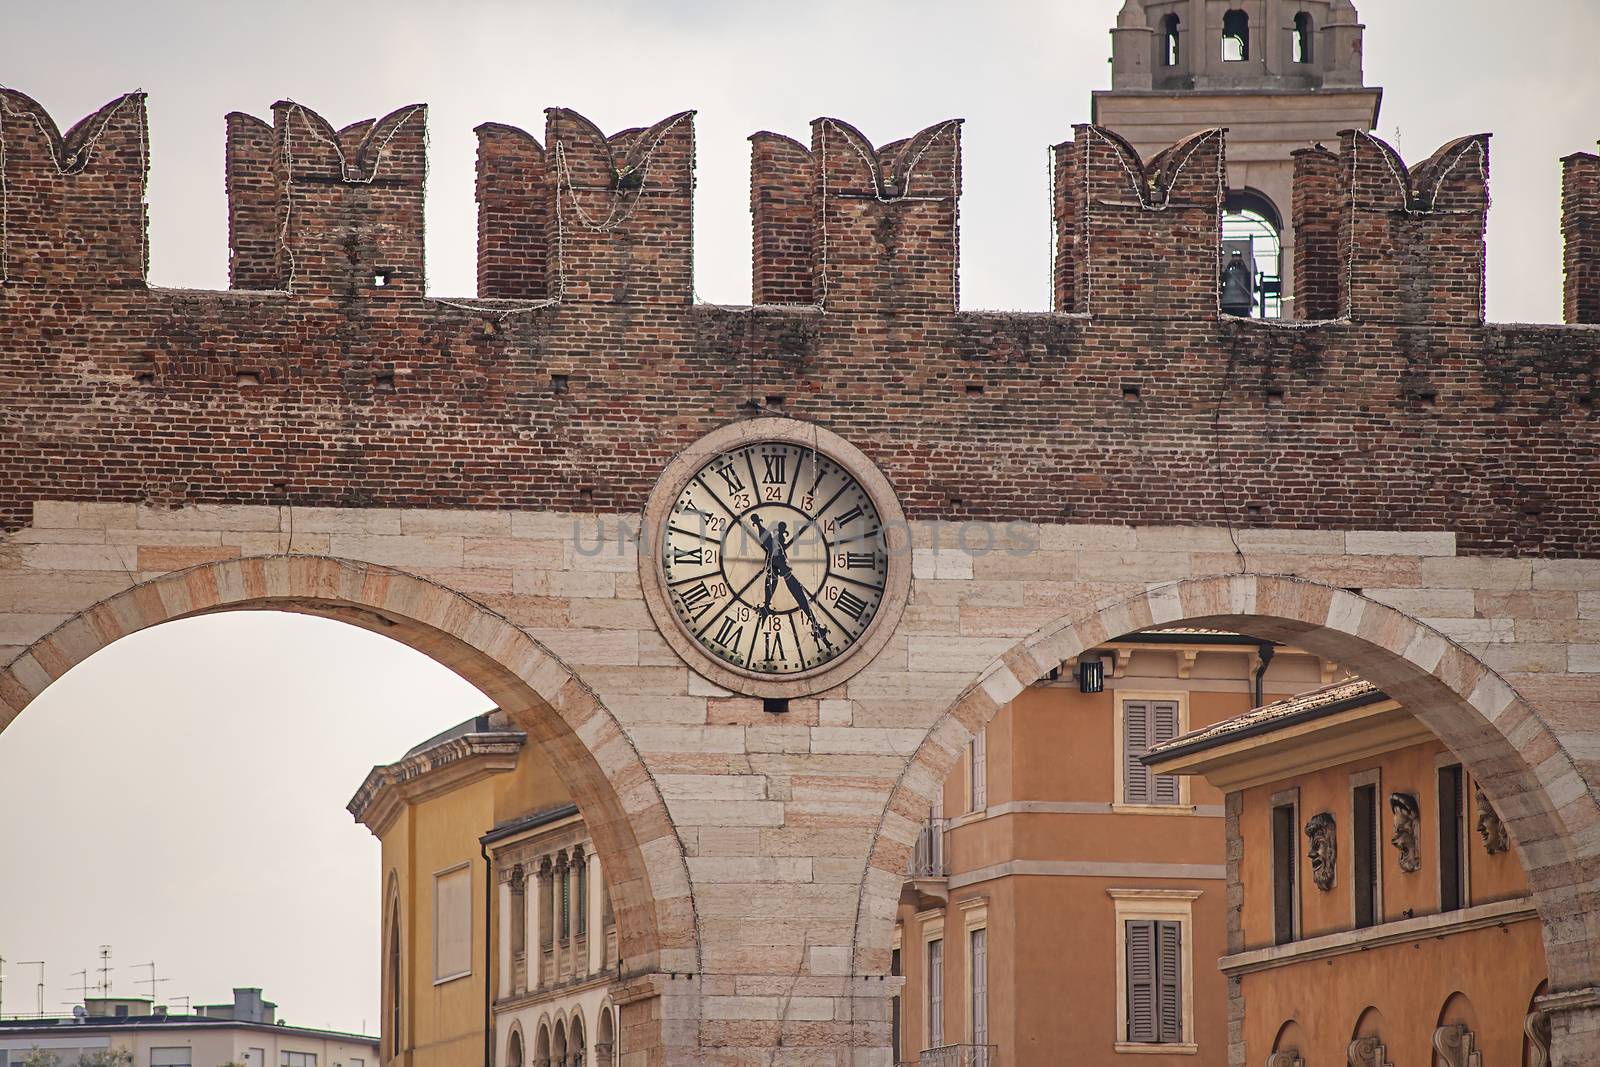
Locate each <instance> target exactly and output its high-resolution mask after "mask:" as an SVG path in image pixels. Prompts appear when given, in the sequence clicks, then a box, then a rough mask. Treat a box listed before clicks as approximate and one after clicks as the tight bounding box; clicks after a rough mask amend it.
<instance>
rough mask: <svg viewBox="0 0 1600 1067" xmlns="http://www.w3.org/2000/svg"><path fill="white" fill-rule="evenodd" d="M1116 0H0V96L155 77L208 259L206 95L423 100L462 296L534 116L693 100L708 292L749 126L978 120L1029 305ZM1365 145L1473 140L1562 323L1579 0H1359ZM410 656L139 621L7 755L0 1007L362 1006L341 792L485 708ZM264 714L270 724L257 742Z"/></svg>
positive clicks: (156, 218) (161, 271) (367, 851)
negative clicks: (146, 984) (511, 151)
mask: <svg viewBox="0 0 1600 1067" xmlns="http://www.w3.org/2000/svg"><path fill="white" fill-rule="evenodd" d="M1120 5H1121V0H1060V2H1057V3H1053V4H1046V3H1038V2H1027V3H1021V2H1018V3H1003V2H990V3H987V4H973V3H970V2H967V3H939V2H931V0H923V2H918V3H904V4H902V3H893V2H885V3H876V4H863V3H860V2H858V0H852V2H833V0H807V2H804V3H794V2H788V3H781V4H780V3H756V2H751V0H743V2H732V0H729V2H719V3H704V4H684V3H664V2H660V0H657V2H653V3H645V2H641V3H602V2H600V0H585V2H581V3H580V2H575V0H569V2H568V3H565V4H550V3H523V4H509V3H508V4H487V3H484V4H470V3H460V2H457V3H443V2H435V3H426V4H424V3H411V4H408V3H405V2H401V0H387V2H385V3H382V4H369V3H350V2H345V3H329V2H327V0H323V2H320V3H295V2H279V3H275V4H270V5H255V4H252V5H242V4H233V3H218V2H214V0H213V2H208V3H194V4H178V3H161V2H158V0H146V2H144V3H139V4H128V3H103V4H89V3H73V2H70V0H54V2H50V3H45V2H40V0H33V2H29V3H23V2H22V0H12V2H11V3H8V4H7V10H6V12H5V27H6V28H5V35H4V37H3V38H0V82H3V83H4V84H6V85H8V86H10V87H13V88H17V89H20V90H22V91H23V92H26V93H28V94H30V95H32V96H34V97H35V98H37V99H38V100H39V101H40V102H41V103H43V104H44V105H45V107H46V108H48V109H49V110H50V112H51V113H52V114H53V115H54V116H55V118H56V120H57V122H58V123H59V124H60V125H61V126H62V127H67V126H70V125H72V124H73V123H74V122H76V121H77V120H78V119H80V118H82V117H83V116H84V115H86V114H88V113H89V112H91V111H93V110H94V109H96V108H98V107H99V106H100V105H101V104H103V103H105V102H106V101H107V100H109V99H111V98H112V97H114V96H116V95H117V94H118V93H121V92H125V91H127V90H130V89H135V88H143V89H145V90H146V91H147V92H148V93H149V94H150V123H151V157H152V170H151V179H150V201H151V276H152V281H154V282H155V283H156V284H159V285H171V286H196V287H210V288H220V287H222V286H224V285H225V284H226V277H227V228H226V214H225V203H224V197H223V185H222V150H223V115H225V114H226V113H227V112H229V111H233V110H240V111H248V112H251V113H254V114H257V115H261V116H269V115H270V112H269V109H270V106H271V104H272V102H273V101H275V100H277V99H280V98H283V97H292V98H294V99H296V100H298V101H300V102H301V103H302V104H304V105H306V106H307V107H309V108H312V109H314V110H317V111H320V112H321V113H322V114H323V115H324V116H325V117H327V118H328V119H329V120H330V121H332V122H333V123H334V124H335V125H336V126H342V125H345V124H348V123H350V122H353V121H356V120H358V119H362V118H367V117H373V116H378V115H382V114H385V113H387V112H389V111H391V110H393V109H395V108H397V107H400V106H402V105H404V104H408V103H412V102H418V101H420V102H425V103H428V104H430V105H431V111H430V115H429V131H430V137H431V151H430V174H429V188H428V207H427V211H428V269H429V285H430V289H431V291H432V292H433V293H435V294H437V295H466V294H470V293H471V292H472V279H473V273H474V271H473V254H474V241H475V221H474V217H475V216H474V212H475V209H474V205H473V199H472V180H473V164H474V155H475V151H476V144H475V139H474V136H473V134H472V127H473V126H475V125H477V124H478V123H480V122H483V121H487V120H495V121H500V122H508V123H512V124H516V125H521V126H524V127H525V128H527V129H528V130H530V131H531V132H534V133H535V134H536V135H537V136H539V137H541V138H542V136H543V129H544V120H543V109H544V108H545V107H548V106H553V105H560V106H566V107H572V108H575V109H577V110H579V111H581V112H583V113H584V114H586V115H588V116H590V117H591V118H593V119H594V120H595V121H596V122H597V123H599V124H600V125H601V126H602V127H604V128H605V129H607V130H614V129H618V128H622V127H627V126H636V125H642V124H648V123H650V122H653V121H655V120H656V119H658V118H661V117H663V116H665V115H668V114H670V113H672V112H674V111H677V110H680V109H682V108H698V109H699V112H700V114H699V118H698V127H697V149H698V156H699V172H698V173H699V188H698V198H697V201H696V214H695V221H696V244H697V248H696V253H697V257H698V260H697V281H696V287H697V290H698V292H699V294H700V296H701V298H702V299H705V300H710V301H716V302H726V303H737V302H743V301H747V300H748V299H749V291H750V266H749V218H748V194H747V180H748V166H749V155H748V145H747V143H746V140H745V139H746V137H747V136H748V135H749V134H750V133H752V132H754V131H756V130H759V129H772V130H777V131H779V132H782V133H787V134H790V135H793V136H796V137H799V138H801V139H802V140H807V139H808V138H809V132H808V131H809V123H810V120H811V119H812V118H814V117H816V116H818V115H823V114H829V115H836V116H838V117H840V118H843V119H846V120H848V121H850V122H853V123H855V124H856V125H858V126H860V127H861V128H862V129H863V131H864V132H866V134H867V135H868V136H869V137H871V138H872V139H873V140H874V141H875V142H878V143H882V142H885V141H889V140H893V139H896V138H900V137H903V136H907V135H909V134H911V133H913V132H915V131H916V130H918V129H920V128H922V127H924V126H927V125H929V124H931V123H934V122H936V121H938V120H940V119H944V118H947V117H951V116H959V117H962V118H965V119H967V120H968V121H967V125H966V128H965V131H964V135H963V136H964V142H963V161H964V164H965V171H966V196H965V199H964V201H963V205H962V258H963V269H962V295H963V302H964V303H965V305H966V306H967V307H986V308H1014V309H1024V310H1028V309H1034V310H1038V309H1043V308H1044V307H1045V306H1046V305H1047V301H1048V282H1047V278H1048V275H1047V269H1048V253H1049V248H1048V240H1049V220H1048V205H1047V200H1046V172H1045V147H1046V145H1048V144H1051V143H1053V142H1055V141H1059V140H1061V139H1063V138H1065V137H1066V136H1068V135H1069V134H1070V126H1071V124H1072V123H1074V122H1082V121H1086V120H1087V118H1088V115H1089V93H1090V91H1091V90H1092V89H1097V88H1105V87H1108V82H1109V67H1108V64H1107V58H1108V56H1109V54H1110V38H1109V35H1108V33H1107V30H1108V28H1109V27H1110V26H1111V25H1112V23H1113V22H1114V21H1115V17H1116V13H1117V10H1118V8H1119V7H1120ZM1358 6H1359V8H1360V10H1361V14H1362V17H1363V21H1364V22H1365V23H1366V25H1367V35H1366V57H1367V63H1366V71H1367V81H1368V83H1369V84H1376V85H1381V86H1383V88H1384V100H1383V116H1382V122H1381V124H1380V128H1379V132H1380V134H1381V135H1382V136H1384V137H1386V138H1388V139H1390V140H1391V141H1392V142H1394V143H1396V144H1397V146H1398V147H1399V149H1400V151H1401V153H1402V155H1403V156H1404V157H1405V158H1406V159H1407V160H1408V161H1411V162H1415V161H1417V160H1420V159H1422V158H1424V157H1425V156H1427V155H1428V154H1430V153H1431V152H1432V151H1433V150H1434V149H1435V148H1436V147H1438V146H1439V145H1440V144H1442V143H1443V142H1444V141H1446V140H1448V139H1450V138H1453V137H1456V136H1460V135H1462V134H1468V133H1476V132H1479V131H1482V130H1488V131H1491V132H1493V133H1494V135H1495V137H1494V140H1493V142H1492V146H1491V152H1492V160H1493V168H1492V178H1491V182H1492V186H1493V192H1494V208H1493V210H1492V212H1491V214H1490V285H1489V311H1490V317H1491V318H1493V319H1496V320H1500V321H1543V322H1555V321H1557V320H1558V319H1559V318H1560V313H1561V274H1560V258H1561V245H1560V215H1559V205H1560V199H1559V190H1560V164H1559V162H1558V161H1559V159H1560V157H1561V156H1563V155H1566V154H1568V153H1571V152H1574V151H1592V150H1593V149H1594V147H1595V140H1596V138H1597V137H1600V117H1596V115H1595V113H1594V107H1593V104H1594V101H1595V100H1597V99H1600V64H1596V63H1595V62H1594V58H1593V51H1594V41H1595V39H1596V35H1597V33H1600V3H1596V2H1595V0H1531V2H1529V0H1525V2H1524V3H1521V4H1516V5H1511V4H1506V3H1504V2H1503V0H1448V2H1447V0H1365V2H1363V3H1360V4H1358ZM481 706H482V698H481V697H479V696H477V695H476V694H475V693H474V692H473V691H472V690H470V689H469V688H468V687H466V686H465V685H464V684H463V683H461V682H460V681H459V680H457V679H455V677H454V676H453V675H450V674H448V673H447V672H445V671H443V670H442V669H441V668H438V667H436V666H434V665H433V664H431V663H429V662H428V661H426V660H425V659H423V658H422V657H421V656H420V655H417V654H414V653H411V652H409V651H408V650H406V649H403V648H400V647H399V646H396V645H393V644H390V643H388V642H386V641H385V640H384V639H383V638H380V637H375V636H372V635H370V634H366V633H363V632H361V631H357V630H354V629H351V628H348V627H343V626H340V625H339V624H336V623H328V622H320V621H317V620H310V619H304V618H299V617H289V616H272V615H262V616H224V617H220V618H216V619H209V620H198V621H190V622H185V623H175V624H171V625H169V626H166V627H163V628H161V629H159V630H157V631H153V632H150V633H146V634H142V635H140V636H138V637H135V638H129V639H127V640H126V641H124V642H121V643H119V644H118V645H116V646H114V647H112V648H111V649H108V650H107V651H105V652H103V653H101V654H100V655H99V656H96V657H95V658H94V659H93V660H91V661H90V662H89V663H87V664H84V665H83V666H81V667H79V668H78V669H77V670H75V671H74V672H73V673H72V674H71V675H70V676H69V677H68V678H66V679H64V680H63V681H62V682H60V683H58V684H57V685H56V686H55V687H53V688H52V689H51V690H50V691H49V692H48V693H46V694H45V695H44V696H43V697H42V698H41V699H40V700H38V701H37V702H36V703H35V705H34V706H33V707H32V708H30V709H29V710H28V712H27V713H26V714H25V715H24V716H23V717H22V718H21V719H20V720H19V721H18V722H17V723H16V725H14V726H13V727H12V728H11V729H10V730H8V731H7V732H6V735H5V737H4V739H3V740H0V848H3V849H4V853H3V854H4V856H5V862H4V865H3V869H4V871H5V877H4V878H3V879H0V956H3V957H4V958H5V959H6V960H7V963H6V964H5V968H4V969H5V973H6V983H5V990H4V997H5V1003H4V1007H5V1010H6V1011H7V1012H10V1011H13V1010H18V1009H26V1010H31V1006H32V1003H33V983H34V981H35V979H34V977H33V975H34V972H35V971H36V970H37V968H33V967H23V966H21V965H20V964H19V963H17V962H13V961H21V960H33V959H41V958H42V959H46V960H47V961H48V973H47V975H46V979H47V983H48V988H47V990H46V1007H47V1008H50V1009H56V1008H59V1007H60V1006H61V1002H62V1001H63V1000H65V999H67V992H66V990H67V987H68V985H69V981H70V977H69V976H70V972H72V971H76V970H78V969H80V968H84V967H92V966H93V964H94V962H95V952H96V948H97V946H98V945H100V944H102V943H111V944H112V945H113V946H114V949H115V952H116V958H115V961H114V962H115V965H116V967H117V970H116V971H115V973H114V978H115V981H116V988H117V989H118V990H119V991H136V990H137V989H138V988H139V987H137V986H135V985H134V984H133V979H134V978H135V977H136V976H138V977H142V976H143V974H144V971H143V970H136V969H135V968H134V967H133V966H132V965H133V964H135V963H142V962H144V961H146V960H150V959H152V958H153V959H154V960H155V961H156V962H157V964H158V967H159V969H160V973H161V974H166V975H171V976H172V981H170V982H168V983H166V984H164V985H163V986H162V987H161V992H162V994H163V995H164V996H171V995H173V994H179V995H181V994H185V993H187V994H190V995H192V996H193V997H195V998H196V1001H197V1002H200V1001H211V1000H226V999H227V993H228V989H229V988H230V986H231V985H233V984H240V985H262V986H265V987H266V993H267V996H269V997H272V998H276V999H277V1000H278V1001H279V1003H280V1004H281V1005H282V1011H283V1012H284V1014H285V1015H286V1017H287V1018H288V1019H289V1020H290V1021H291V1022H295V1023H301V1024H306V1025H316V1026H321V1025H328V1024H332V1025H335V1026H339V1027H352V1028H353V1027H359V1026H360V1025H361V1024H362V1022H363V1021H365V1022H366V1024H367V1026H368V1027H369V1028H372V1027H374V1026H375V1016H376V1002H377V969H376V963H377V951H376V945H377V902H378V888H377V886H378V874H377V849H376V845H375V843H374V842H373V841H372V839H371V838H370V836H369V835H368V834H367V832H366V831H365V830H364V829H362V828H360V827H355V826H353V825H352V824H351V822H350V819H349V816H348V815H347V814H346V813H345V811H344V803H345V801H346V800H348V799H349V796H350V794H351V793H352V792H353V791H354V790H355V788H356V786H357V785H358V784H359V783H360V781H361V778H362V776H363V774H364V773H365V772H366V770H367V768H368V767H370V766H371V765H372V764H373V763H375V762H380V761H386V760H390V759H393V758H395V757H397V756H398V755H399V754H400V753H401V752H402V751H403V750H404V749H405V748H407V747H408V746H410V745H411V744H413V743H415V742H416V741H418V740H420V739H421V738H423V737H424V736H426V735H427V734H429V733H431V732H433V731H435V730H438V729H441V728H443V727H444V726H447V725H449V724H451V723H454V722H456V721H458V720H460V719H462V718H464V717H466V716H467V715H469V714H472V713H474V712H476V711H478V710H480V708H481ZM263 727H265V728H264V729H263Z"/></svg>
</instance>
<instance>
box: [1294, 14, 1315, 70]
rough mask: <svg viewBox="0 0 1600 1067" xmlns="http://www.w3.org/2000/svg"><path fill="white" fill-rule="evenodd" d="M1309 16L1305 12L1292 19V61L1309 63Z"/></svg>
mask: <svg viewBox="0 0 1600 1067" xmlns="http://www.w3.org/2000/svg"><path fill="white" fill-rule="evenodd" d="M1311 28H1312V27H1311V14H1310V13H1309V12H1306V11H1302V12H1300V14H1298V15H1296V16H1295V17H1294V61H1295V62H1296V63H1309V62H1311Z"/></svg>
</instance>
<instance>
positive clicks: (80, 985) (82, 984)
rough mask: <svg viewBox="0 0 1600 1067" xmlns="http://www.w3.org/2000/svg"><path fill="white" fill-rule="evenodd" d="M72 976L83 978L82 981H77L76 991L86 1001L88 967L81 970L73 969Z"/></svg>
mask: <svg viewBox="0 0 1600 1067" xmlns="http://www.w3.org/2000/svg"><path fill="white" fill-rule="evenodd" d="M72 976H73V977H74V978H82V979H83V981H81V982H79V983H78V992H79V993H80V994H81V995H82V996H83V999H84V1001H85V1002H87V1001H88V999H89V971H88V968H85V969H83V970H81V971H73V972H72Z"/></svg>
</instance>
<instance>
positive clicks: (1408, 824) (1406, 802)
mask: <svg viewBox="0 0 1600 1067" xmlns="http://www.w3.org/2000/svg"><path fill="white" fill-rule="evenodd" d="M1389 810H1390V811H1391V812H1393V813H1394V836H1393V837H1391V838H1389V843H1390V844H1391V845H1393V846H1394V847H1395V848H1397V849H1399V850H1400V869H1401V870H1402V871H1405V872H1406V873H1407V874H1413V873H1415V872H1416V871H1418V870H1419V869H1421V867H1422V847H1421V845H1420V844H1419V843H1418V842H1417V827H1418V825H1419V824H1420V823H1421V821H1422V809H1421V808H1420V807H1418V806H1417V797H1416V794H1414V793H1390V794H1389Z"/></svg>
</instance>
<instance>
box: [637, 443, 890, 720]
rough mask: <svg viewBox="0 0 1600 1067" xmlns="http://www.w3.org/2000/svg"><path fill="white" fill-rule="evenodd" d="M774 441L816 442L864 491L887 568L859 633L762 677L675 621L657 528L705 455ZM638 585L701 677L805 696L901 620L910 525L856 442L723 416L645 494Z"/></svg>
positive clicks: (846, 669)
mask: <svg viewBox="0 0 1600 1067" xmlns="http://www.w3.org/2000/svg"><path fill="white" fill-rule="evenodd" d="M763 441H774V442H779V443H783V444H796V445H804V446H806V447H808V448H815V449H816V450H817V451H819V452H821V453H822V454H824V455H826V456H827V457H828V458H830V459H832V460H834V461H835V462H836V463H839V464H840V465H841V466H843V467H844V468H845V470H847V471H848V472H849V473H850V474H851V475H852V476H853V477H854V478H855V479H856V481H857V482H858V483H859V484H860V485H861V487H862V488H863V489H865V490H866V492H867V495H868V496H869V497H871V498H872V502H873V504H874V505H875V506H876V507H877V509H878V517H879V518H880V519H881V520H882V522H883V530H884V540H885V543H886V545H887V547H888V551H889V563H888V573H887V575H886V576H885V579H884V590H883V595H882V601H881V603H880V604H879V606H878V611H877V615H876V617H875V618H874V619H873V620H872V623H871V624H870V625H869V626H868V627H867V629H866V631H865V632H864V633H863V634H862V635H861V638H860V639H859V640H858V641H856V642H855V644H854V645H852V646H851V647H850V649H849V650H847V651H846V652H845V653H844V654H843V655H841V656H839V657H838V658H837V659H835V660H833V661H831V662H829V663H826V664H823V665H822V666H821V667H819V668H813V669H811V670H809V671H805V672H803V673H801V674H799V675H796V676H794V677H770V676H769V677H760V676H757V675H755V674H753V673H752V672H749V671H741V670H737V669H734V668H732V667H729V666H727V665H725V664H723V663H720V662H719V661H718V660H717V659H716V658H715V657H713V656H711V655H708V654H707V653H706V651H705V650H704V649H702V648H701V647H700V646H699V645H698V644H697V643H696V642H695V641H693V640H692V639H691V638H690V637H689V635H687V634H685V633H684V632H683V629H682V628H681V627H680V626H679V625H678V622H677V619H676V618H675V614H674V612H673V610H672V605H671V604H670V603H668V601H667V596H668V593H667V588H666V585H665V583H664V581H663V579H662V574H661V569H660V567H659V566H658V565H657V559H658V557H659V553H660V545H661V538H662V527H663V526H664V525H665V523H666V520H667V516H668V515H669V514H670V513H671V511H672V507H673V505H674V504H675V503H676V502H677V498H678V494H679V492H680V491H681V490H682V488H683V486H684V483H686V482H687V481H688V480H689V478H690V477H692V476H693V475H694V473H695V472H696V471H698V470H699V469H700V468H701V467H702V466H703V465H704V464H705V463H706V462H707V461H709V460H710V459H712V458H713V457H714V456H717V455H719V454H721V453H723V452H727V451H731V450H733V449H737V448H741V447H743V446H745V445H748V444H756V443H758V442H763ZM638 549H639V551H638V557H639V585H640V589H641V591H642V593H643V595H644V602H645V605H646V606H647V607H648V608H649V609H650V614H651V616H652V617H653V618H654V619H655V622H656V628H657V629H658V630H659V632H660V636H661V637H662V638H663V639H665V640H666V642H667V644H668V645H670V646H671V647H672V650H673V651H674V652H676V653H677V654H678V656H679V657H681V658H682V660H683V661H684V663H685V664H687V665H689V666H690V667H691V668H692V669H693V670H694V671H696V672H697V673H698V674H700V675H701V676H702V677H704V678H706V679H708V680H709V681H711V682H714V683H716V684H717V685H719V686H722V687H724V688H727V689H729V690H730V691H732V692H735V693H739V694H742V695H744V696H753V697H776V698H790V697H803V696H810V695H812V694H814V693H821V692H823V691H824V690H827V689H830V688H832V687H834V686H837V685H840V684H842V683H843V682H844V681H845V680H846V679H848V678H849V677H850V676H851V675H853V674H855V673H857V672H858V671H860V670H861V669H862V668H863V667H866V666H867V665H868V664H869V663H871V662H872V659H873V657H874V656H876V655H877V654H878V652H879V651H880V650H882V648H883V647H884V645H885V644H887V643H888V642H889V640H890V638H891V637H892V636H893V634H894V631H895V627H896V626H897V625H898V624H899V621H900V615H901V612H902V611H904V609H905V604H906V597H907V594H908V593H909V591H910V588H911V527H910V526H908V525H907V524H906V517H905V513H904V512H903V511H901V510H900V501H899V498H898V497H897V496H896V495H895V492H894V488H893V486H891V485H890V484H889V479H887V478H885V477H884V475H883V472H882V471H881V470H879V469H878V466H877V464H875V463H873V462H872V460H870V459H869V458H867V456H866V454H865V453H863V452H862V451H861V450H860V449H859V448H857V447H856V446H855V445H853V444H851V443H850V442H849V441H846V440H845V439H844V438H842V437H840V436H839V435H838V434H836V433H834V432H833V431H831V430H829V429H827V428H826V427H823V426H818V425H816V424H815V423H808V422H800V421H798V420H796V419H779V418H763V419H748V420H744V421H741V422H733V423H729V424H727V425H726V426H723V427H720V428H719V429H716V430H713V431H712V432H711V433H709V434H706V435H705V436H704V437H702V438H700V439H699V440H698V441H696V442H695V443H694V444H693V445H691V446H689V447H688V448H686V449H685V450H684V451H682V452H680V453H679V454H678V455H677V457H676V458H674V459H673V460H672V462H671V463H669V464H668V465H667V467H666V469H665V470H664V471H662V474H661V478H660V480H659V481H658V482H657V483H656V487H655V489H653V490H652V491H651V493H650V497H649V502H648V503H647V504H646V505H645V510H644V519H643V521H642V523H641V524H640V533H639V544H638Z"/></svg>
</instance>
